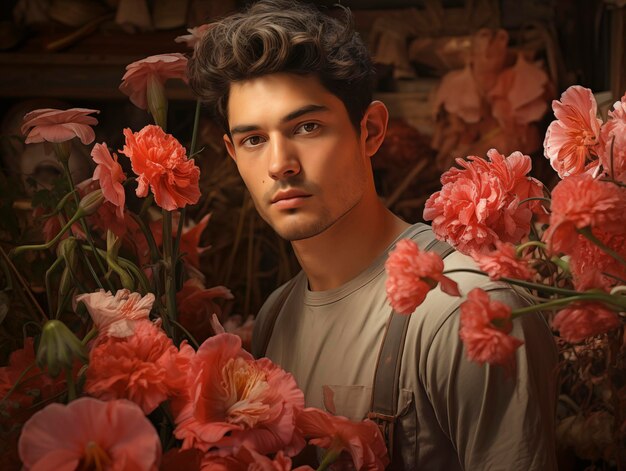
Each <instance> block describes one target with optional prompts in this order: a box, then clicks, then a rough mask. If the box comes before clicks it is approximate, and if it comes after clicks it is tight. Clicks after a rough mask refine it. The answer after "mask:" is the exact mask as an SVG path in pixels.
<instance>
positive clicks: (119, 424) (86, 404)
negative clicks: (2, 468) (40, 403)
mask: <svg viewBox="0 0 626 471" xmlns="http://www.w3.org/2000/svg"><path fill="white" fill-rule="evenodd" d="M19 454H20V458H21V459H22V462H23V463H24V469H25V470H30V469H32V470H44V469H54V470H57V471H71V470H75V469H107V470H120V471H121V470H133V471H143V470H145V471H156V470H158V469H159V463H160V460H161V443H160V441H159V437H158V435H157V433H156V430H155V429H154V426H153V425H152V424H151V423H150V421H149V420H148V419H147V418H146V417H145V416H144V414H143V412H142V411H141V409H139V407H137V406H136V405H135V404H133V403H132V402H129V401H111V402H102V401H99V400H97V399H93V398H90V397H82V398H79V399H77V400H75V401H72V402H70V403H69V404H68V405H62V404H50V405H48V406H46V407H45V408H44V409H43V410H41V411H39V412H37V413H36V414H34V415H33V416H32V418H31V419H30V420H29V421H28V422H26V424H24V428H23V429H22V435H21V437H20V441H19Z"/></svg>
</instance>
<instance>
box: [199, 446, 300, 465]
mask: <svg viewBox="0 0 626 471" xmlns="http://www.w3.org/2000/svg"><path fill="white" fill-rule="evenodd" d="M298 469H300V468H298ZM201 471H291V459H289V457H287V456H285V454H284V453H283V452H282V450H281V451H279V452H278V453H276V456H275V457H274V459H270V458H268V457H267V456H263V455H261V454H259V453H257V452H256V451H254V450H253V449H250V448H248V447H246V446H245V445H243V446H241V447H240V448H239V450H237V452H236V453H235V454H233V455H231V456H216V455H206V457H205V458H204V460H203V461H202V467H201Z"/></svg>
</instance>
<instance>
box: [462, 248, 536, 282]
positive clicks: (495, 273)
mask: <svg viewBox="0 0 626 471" xmlns="http://www.w3.org/2000/svg"><path fill="white" fill-rule="evenodd" d="M473 257H474V260H476V262H477V263H478V267H479V268H480V269H481V270H482V271H484V272H486V273H487V274H488V275H489V278H491V279H492V280H499V279H500V278H502V277H505V278H519V279H520V280H531V279H532V278H533V277H534V276H535V275H536V273H537V272H536V271H535V270H534V269H533V268H532V267H531V266H530V265H529V262H530V260H529V258H528V257H520V256H518V255H517V249H516V247H515V245H513V244H511V243H508V242H507V243H504V242H500V241H496V248H495V250H492V251H490V252H486V253H475V254H473Z"/></svg>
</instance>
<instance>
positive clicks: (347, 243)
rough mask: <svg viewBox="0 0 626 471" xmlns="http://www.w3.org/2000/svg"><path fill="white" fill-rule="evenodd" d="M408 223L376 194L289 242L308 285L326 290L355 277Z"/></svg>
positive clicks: (315, 288)
mask: <svg viewBox="0 0 626 471" xmlns="http://www.w3.org/2000/svg"><path fill="white" fill-rule="evenodd" d="M409 226H410V225H409V224H407V223H406V222H404V221H402V220H401V219H400V218H398V217H397V216H395V215H394V214H393V213H392V212H391V211H389V210H388V209H387V208H385V207H384V206H383V204H382V203H381V202H380V201H379V200H378V199H377V198H376V199H375V200H374V201H371V202H367V201H361V202H360V203H359V204H357V206H355V207H354V208H352V210H350V211H349V212H348V213H347V214H346V215H344V216H343V217H342V218H341V219H339V220H338V221H337V222H335V223H334V224H333V225H332V226H331V227H329V228H328V229H326V230H325V231H324V232H322V233H321V234H319V235H317V236H315V237H311V238H309V239H303V240H297V241H293V242H292V243H291V245H292V246H293V249H294V251H295V253H296V256H297V257H298V260H299V262H300V265H301V266H302V269H303V270H304V272H305V273H306V275H307V278H308V280H309V288H310V289H311V290H312V291H326V290H329V289H333V288H337V287H339V286H341V285H343V284H344V283H346V282H348V281H350V280H351V279H353V278H355V277H356V276H357V275H358V274H359V273H361V272H362V271H363V270H365V269H366V268H367V267H368V266H369V265H370V264H371V263H372V262H373V261H374V260H375V259H376V258H377V257H378V256H379V255H380V254H382V253H383V251H384V250H385V249H386V248H387V247H388V246H389V244H391V243H392V242H393V241H394V240H395V239H396V238H397V237H398V235H400V234H401V233H402V232H403V231H404V230H406V229H407V228H408V227H409Z"/></svg>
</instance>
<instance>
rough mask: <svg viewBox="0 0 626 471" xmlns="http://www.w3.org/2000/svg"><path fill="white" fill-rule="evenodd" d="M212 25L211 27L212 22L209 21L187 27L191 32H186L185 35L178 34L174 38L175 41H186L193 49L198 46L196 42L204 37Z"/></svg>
mask: <svg viewBox="0 0 626 471" xmlns="http://www.w3.org/2000/svg"><path fill="white" fill-rule="evenodd" d="M210 27H211V24H210V23H208V24H204V25H200V26H196V27H195V28H187V31H188V32H189V34H185V35H183V36H177V37H176V39H174V41H175V42H177V43H185V44H186V45H187V47H190V48H191V49H193V48H195V47H196V44H198V43H199V42H200V40H201V39H202V37H203V36H204V34H205V33H206V32H207V31H208V30H209V28H210Z"/></svg>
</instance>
